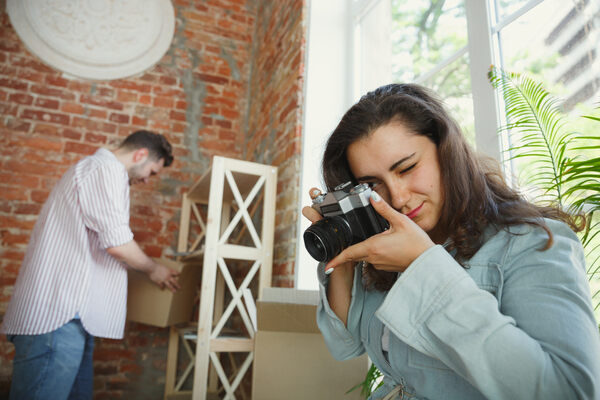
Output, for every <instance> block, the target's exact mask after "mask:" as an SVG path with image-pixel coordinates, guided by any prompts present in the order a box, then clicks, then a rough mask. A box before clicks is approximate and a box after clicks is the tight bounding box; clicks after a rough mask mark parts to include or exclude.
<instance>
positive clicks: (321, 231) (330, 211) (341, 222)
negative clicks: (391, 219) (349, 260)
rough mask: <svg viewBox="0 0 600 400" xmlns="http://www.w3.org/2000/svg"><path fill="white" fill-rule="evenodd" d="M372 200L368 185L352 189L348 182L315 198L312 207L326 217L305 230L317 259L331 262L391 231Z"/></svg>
mask: <svg viewBox="0 0 600 400" xmlns="http://www.w3.org/2000/svg"><path fill="white" fill-rule="evenodd" d="M370 197H371V188H370V187H369V185H368V184H366V183H361V184H359V185H356V186H354V187H352V184H351V183H350V182H346V183H343V184H341V185H339V186H337V187H336V188H335V189H334V191H333V192H329V193H323V194H321V195H319V196H318V197H316V198H315V199H313V205H312V207H313V208H314V209H315V210H317V211H318V212H319V214H321V215H322V216H323V217H324V218H323V219H321V220H319V221H317V222H315V223H314V224H312V225H311V226H310V227H309V228H308V229H307V230H306V231H304V245H305V246H306V250H308V252H309V253H310V255H311V256H312V257H313V258H314V259H315V260H317V261H329V260H331V259H332V258H333V257H335V256H336V255H338V254H339V253H341V252H342V250H344V249H345V248H346V247H349V246H351V245H353V244H355V243H358V242H362V241H363V240H365V239H367V238H369V237H371V236H373V235H375V234H377V233H380V232H383V231H385V230H386V229H388V228H389V223H388V222H387V221H386V220H385V219H384V218H383V217H382V216H381V215H379V214H378V213H377V212H376V211H375V209H374V208H373V206H372V205H371V203H369V198H370Z"/></svg>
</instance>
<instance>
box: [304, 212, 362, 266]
mask: <svg viewBox="0 0 600 400" xmlns="http://www.w3.org/2000/svg"><path fill="white" fill-rule="evenodd" d="M351 244H352V231H351V230H350V225H348V222H347V221H346V220H345V219H344V218H342V217H340V216H336V217H331V218H323V219H322V220H319V221H317V222H316V223H314V224H313V225H311V226H310V227H308V229H307V230H306V231H304V245H305V246H306V250H308V252H309V254H310V255H311V256H312V257H313V258H314V259H315V260H317V261H329V260H331V259H332V258H333V257H335V256H337V255H338V254H340V253H341V252H342V250H343V249H345V248H346V247H348V246H350V245H351Z"/></svg>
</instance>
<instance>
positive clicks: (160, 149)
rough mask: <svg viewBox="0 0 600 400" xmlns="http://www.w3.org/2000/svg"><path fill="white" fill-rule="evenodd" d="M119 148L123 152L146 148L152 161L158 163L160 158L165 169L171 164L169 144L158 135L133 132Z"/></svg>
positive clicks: (171, 157)
mask: <svg viewBox="0 0 600 400" xmlns="http://www.w3.org/2000/svg"><path fill="white" fill-rule="evenodd" d="M119 148H121V149H125V150H137V149H142V148H146V149H148V153H149V156H150V158H152V159H153V160H156V161H158V160H160V159H161V158H162V159H163V160H165V163H164V166H165V167H168V166H169V165H171V164H172V163H173V154H172V149H171V144H170V143H169V142H168V141H167V139H166V138H165V137H164V136H163V135H161V134H158V133H154V132H150V131H145V130H141V131H136V132H133V133H132V134H130V135H129V136H127V137H126V138H125V140H123V142H122V143H121V145H120V146H119Z"/></svg>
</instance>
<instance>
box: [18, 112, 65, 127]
mask: <svg viewBox="0 0 600 400" xmlns="http://www.w3.org/2000/svg"><path fill="white" fill-rule="evenodd" d="M21 118H25V119H32V120H34V121H46V122H53V123H56V124H61V125H68V124H69V116H68V115H66V114H57V113H50V112H46V111H40V110H33V109H25V110H23V111H22V112H21Z"/></svg>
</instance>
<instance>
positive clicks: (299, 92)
mask: <svg viewBox="0 0 600 400" xmlns="http://www.w3.org/2000/svg"><path fill="white" fill-rule="evenodd" d="M306 12H307V10H306V5H305V2H304V1H302V0H296V1H285V2H284V1H273V2H271V1H267V2H260V3H259V6H258V15H257V21H256V31H255V34H254V37H255V40H254V47H253V62H252V68H253V71H252V76H251V80H250V88H249V98H250V99H252V101H251V102H250V105H249V112H248V124H247V133H246V146H244V152H245V153H244V156H245V158H246V159H249V160H256V161H258V162H261V163H265V164H272V165H277V166H278V167H279V169H278V178H279V179H278V187H277V193H278V197H277V216H276V222H275V249H274V250H275V254H274V260H273V285H274V286H282V287H292V286H293V283H294V260H295V258H296V253H295V252H296V247H295V246H296V238H297V237H298V232H297V229H298V227H297V223H298V201H299V196H300V193H299V191H300V170H301V153H302V137H301V134H302V108H301V107H300V105H301V104H302V102H303V86H304V58H305V52H304V49H305V38H306V20H307V19H306V16H305V14H306Z"/></svg>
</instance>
